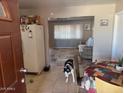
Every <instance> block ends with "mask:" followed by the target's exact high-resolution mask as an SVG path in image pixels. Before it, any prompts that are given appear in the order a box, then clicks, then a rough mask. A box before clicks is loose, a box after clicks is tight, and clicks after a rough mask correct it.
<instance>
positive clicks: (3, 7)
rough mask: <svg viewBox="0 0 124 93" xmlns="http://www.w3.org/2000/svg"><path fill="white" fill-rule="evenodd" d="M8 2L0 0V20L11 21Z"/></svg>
mask: <svg viewBox="0 0 124 93" xmlns="http://www.w3.org/2000/svg"><path fill="white" fill-rule="evenodd" d="M8 8H9V7H8V4H7V1H6V0H0V20H1V19H2V20H8V21H11V17H10V13H9V9H8Z"/></svg>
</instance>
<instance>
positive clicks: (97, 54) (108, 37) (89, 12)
mask: <svg viewBox="0 0 124 93" xmlns="http://www.w3.org/2000/svg"><path fill="white" fill-rule="evenodd" d="M38 12H39V15H41V16H42V18H44V25H45V36H46V48H47V55H48V54H49V50H48V49H49V47H48V46H49V43H48V41H49V38H48V36H49V34H48V23H47V19H48V17H55V18H64V17H78V16H94V17H95V20H94V32H93V37H94V41H95V43H94V48H93V61H95V60H96V59H97V60H99V59H103V60H104V59H111V50H112V34H113V20H114V19H113V18H114V14H115V4H100V5H95V4H94V5H83V6H73V7H64V8H49V9H43V10H38ZM51 12H53V13H54V15H50V13H51ZM101 19H108V20H109V25H108V26H106V27H102V26H100V20H101ZM47 57H48V56H47ZM47 60H49V58H47Z"/></svg>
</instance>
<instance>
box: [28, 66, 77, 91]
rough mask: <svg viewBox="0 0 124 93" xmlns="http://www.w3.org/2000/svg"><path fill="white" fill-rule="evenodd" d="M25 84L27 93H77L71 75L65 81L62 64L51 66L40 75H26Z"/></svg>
mask: <svg viewBox="0 0 124 93" xmlns="http://www.w3.org/2000/svg"><path fill="white" fill-rule="evenodd" d="M31 82H32V83H31ZM26 84H27V93H78V90H79V86H78V85H77V84H76V83H73V82H72V80H71V77H70V80H69V82H68V83H65V77H64V73H63V67H62V66H52V67H51V70H50V71H49V72H42V73H41V75H27V76H26Z"/></svg>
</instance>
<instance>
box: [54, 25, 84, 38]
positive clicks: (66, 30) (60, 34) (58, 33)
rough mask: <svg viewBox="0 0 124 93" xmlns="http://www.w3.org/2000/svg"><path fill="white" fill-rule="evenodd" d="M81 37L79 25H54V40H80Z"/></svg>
mask: <svg viewBox="0 0 124 93" xmlns="http://www.w3.org/2000/svg"><path fill="white" fill-rule="evenodd" d="M82 37H83V31H82V25H81V24H69V25H55V26H54V38H55V39H81V38H82Z"/></svg>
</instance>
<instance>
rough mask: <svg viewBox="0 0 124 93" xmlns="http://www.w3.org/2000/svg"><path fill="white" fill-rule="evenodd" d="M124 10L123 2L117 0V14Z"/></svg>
mask: <svg viewBox="0 0 124 93" xmlns="http://www.w3.org/2000/svg"><path fill="white" fill-rule="evenodd" d="M122 10H123V0H117V2H116V12H119V11H122Z"/></svg>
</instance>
